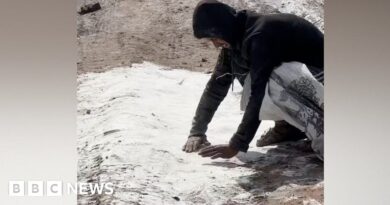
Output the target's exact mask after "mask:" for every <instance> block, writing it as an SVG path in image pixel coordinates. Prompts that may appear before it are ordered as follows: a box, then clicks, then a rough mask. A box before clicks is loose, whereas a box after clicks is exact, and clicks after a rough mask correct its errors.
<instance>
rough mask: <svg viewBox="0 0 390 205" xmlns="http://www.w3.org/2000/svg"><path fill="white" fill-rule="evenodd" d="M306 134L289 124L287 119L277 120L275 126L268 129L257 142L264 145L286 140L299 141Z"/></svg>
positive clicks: (259, 145) (257, 144)
mask: <svg viewBox="0 0 390 205" xmlns="http://www.w3.org/2000/svg"><path fill="white" fill-rule="evenodd" d="M305 138H306V135H305V133H304V132H301V131H300V130H299V129H298V128H296V127H294V126H292V125H290V124H288V123H287V122H286V121H276V122H275V127H273V128H271V129H270V130H268V131H267V132H266V133H265V134H263V135H262V136H261V138H260V139H259V140H257V142H256V146H258V147H263V146H268V145H272V144H276V143H280V142H285V141H298V140H301V139H305Z"/></svg>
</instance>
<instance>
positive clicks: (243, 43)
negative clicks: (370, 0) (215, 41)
mask: <svg viewBox="0 0 390 205" xmlns="http://www.w3.org/2000/svg"><path fill="white" fill-rule="evenodd" d="M193 29H194V35H195V37H197V38H210V37H214V38H221V39H223V40H225V41H226V42H228V43H229V44H230V46H231V47H230V48H229V49H223V51H222V52H221V54H220V60H219V63H218V65H217V67H216V70H215V71H214V74H213V75H212V77H211V79H210V81H209V83H208V85H207V87H206V89H205V91H204V93H203V96H202V98H201V101H200V103H199V105H198V108H197V113H196V115H195V117H194V120H193V127H192V130H191V134H190V136H191V135H204V133H205V131H206V129H207V124H208V123H209V122H210V120H211V118H212V116H213V114H214V112H215V110H216V109H217V107H218V105H219V103H220V101H221V100H222V99H223V98H224V97H225V95H226V93H227V89H228V87H229V86H230V83H231V82H232V80H230V79H227V78H225V77H223V78H218V76H222V75H223V74H224V72H230V73H231V74H233V75H236V77H238V79H239V81H240V82H241V83H243V78H242V77H243V75H242V74H244V73H250V76H251V83H252V84H251V97H250V99H249V103H248V105H247V107H246V110H245V113H244V116H243V119H242V121H241V123H240V125H239V127H238V129H237V132H236V133H235V134H234V135H233V137H232V138H231V140H230V146H231V147H233V148H235V149H237V150H240V151H244V152H246V151H247V149H248V145H249V143H250V142H251V141H252V139H253V137H254V135H255V134H256V131H257V129H258V127H259V125H260V120H259V111H260V107H261V103H262V100H263V98H264V94H265V88H266V83H267V81H268V79H269V77H270V74H271V72H272V71H273V69H274V68H276V67H277V66H279V65H280V64H281V63H283V62H291V61H298V62H301V63H304V64H306V65H307V66H308V67H316V68H320V69H321V70H323V66H324V62H323V59H324V57H323V55H324V54H323V51H324V41H323V40H324V39H323V38H324V37H323V34H322V32H321V31H320V30H318V29H317V28H316V27H315V26H314V25H313V24H311V23H310V22H308V21H306V20H305V19H303V18H300V17H298V16H295V15H291V14H271V15H261V14H257V13H254V12H250V11H246V10H243V11H239V12H236V10H235V9H233V8H232V7H230V6H228V5H226V4H223V3H220V2H218V1H215V0H203V1H201V2H199V4H198V5H197V7H196V8H195V11H194V16H193ZM221 58H225V59H222V60H221ZM218 81H219V82H218ZM226 88H227V89H226ZM218 90H219V91H218ZM204 98H208V101H209V102H208V103H209V104H210V105H207V104H206V103H205V99H204ZM202 100H203V101H202ZM202 112H203V113H202ZM207 112H208V113H207ZM202 123H203V124H202ZM205 123H206V125H204V124H205Z"/></svg>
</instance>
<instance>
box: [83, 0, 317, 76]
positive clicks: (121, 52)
mask: <svg viewBox="0 0 390 205" xmlns="http://www.w3.org/2000/svg"><path fill="white" fill-rule="evenodd" d="M91 2H99V3H100V4H101V7H102V9H101V10H98V11H96V12H93V13H89V14H85V15H78V17H77V29H78V30H77V37H78V38H77V39H78V62H77V65H78V73H85V72H102V71H106V70H109V69H110V68H113V67H118V66H130V65H131V64H132V63H141V62H143V61H150V62H154V63H158V64H160V65H165V66H169V67H171V68H183V69H188V70H195V71H208V70H211V69H213V67H214V65H215V63H216V58H217V55H218V50H216V49H215V48H214V47H213V46H212V45H211V44H210V43H208V42H205V41H200V40H198V39H195V38H194V37H193V35H192V12H193V9H194V7H195V5H196V4H197V2H198V0H78V5H77V8H79V7H80V6H81V5H85V4H88V3H91ZM222 2H225V3H228V4H230V5H232V6H234V7H235V8H238V9H248V8H249V9H251V10H255V11H257V12H261V13H279V12H287V13H295V14H297V15H300V16H303V17H305V18H306V19H308V20H309V21H311V22H313V23H315V24H316V25H317V26H318V27H319V28H321V29H322V30H323V0H301V1H294V0H222Z"/></svg>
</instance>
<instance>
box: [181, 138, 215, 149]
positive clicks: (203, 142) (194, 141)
mask: <svg viewBox="0 0 390 205" xmlns="http://www.w3.org/2000/svg"><path fill="white" fill-rule="evenodd" d="M207 146H210V142H209V141H207V138H206V137H204V136H191V137H188V140H187V142H186V143H185V144H184V146H183V149H182V150H183V151H185V152H196V151H198V150H199V149H200V148H203V147H207Z"/></svg>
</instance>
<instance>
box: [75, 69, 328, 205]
mask: <svg viewBox="0 0 390 205" xmlns="http://www.w3.org/2000/svg"><path fill="white" fill-rule="evenodd" d="M208 79H209V75H208V74H202V73H198V72H190V71H186V70H171V69H167V68H163V67H160V66H157V65H154V64H151V63H143V64H133V66H132V67H120V68H115V69H112V70H109V71H106V72H103V73H85V74H81V75H79V76H78V83H79V87H78V92H77V95H78V101H79V102H78V115H77V122H78V154H79V163H78V180H79V182H92V183H108V182H111V183H113V184H114V194H113V195H92V196H81V195H80V196H79V197H78V203H79V204H146V205H150V204H323V164H322V162H320V161H319V160H317V158H316V157H315V155H314V154H313V153H312V152H310V151H307V150H306V151H305V150H302V149H300V148H301V147H302V146H303V145H304V144H305V143H304V142H295V143H285V144H282V145H279V146H268V147H264V148H257V147H255V141H256V140H254V141H253V142H252V144H251V146H250V149H249V151H248V153H240V154H239V155H238V156H236V157H234V158H232V159H229V160H224V159H217V160H211V159H204V158H201V157H200V156H198V155H197V154H196V153H185V152H183V151H181V148H182V145H183V144H184V143H185V141H186V138H187V136H188V133H189V129H190V126H191V120H192V117H193V114H194V112H195V108H196V106H197V103H198V101H199V98H200V95H201V94H202V91H203V88H204V87H205V85H206V82H207V81H208ZM235 85H236V86H237V88H235V89H234V91H233V92H232V91H229V92H230V93H229V94H228V96H227V97H226V99H225V100H224V101H223V103H222V104H221V106H220V108H219V109H218V111H217V113H216V115H215V117H214V119H213V121H212V123H211V124H210V126H209V131H208V137H209V141H210V142H211V143H212V144H219V143H228V141H229V139H230V137H231V136H232V134H233V133H234V132H235V130H236V128H237V126H238V124H239V122H240V120H241V117H242V112H241V111H240V110H239V100H240V92H239V91H240V89H241V88H240V87H238V85H239V83H235ZM272 125H273V122H264V123H263V124H262V126H261V128H260V129H259V131H258V133H257V137H256V138H255V139H258V136H260V135H261V133H262V132H264V131H265V130H266V129H268V128H269V127H271V126H272Z"/></svg>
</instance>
